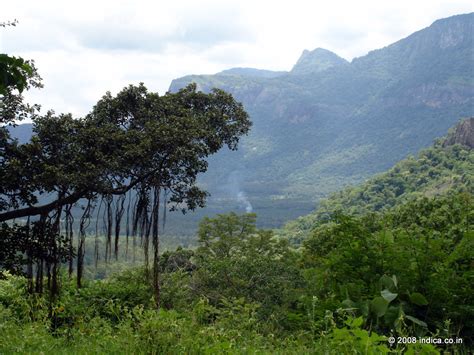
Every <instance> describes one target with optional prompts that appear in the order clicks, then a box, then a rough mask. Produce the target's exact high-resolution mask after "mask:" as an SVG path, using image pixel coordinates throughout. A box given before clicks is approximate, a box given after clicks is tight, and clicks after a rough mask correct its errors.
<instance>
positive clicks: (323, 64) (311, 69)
mask: <svg viewBox="0 0 474 355" xmlns="http://www.w3.org/2000/svg"><path fill="white" fill-rule="evenodd" d="M345 64H349V63H348V62H347V60H345V59H343V58H341V57H339V56H338V55H337V54H335V53H333V52H331V51H328V50H327V49H324V48H316V49H315V50H313V51H308V50H307V49H305V50H304V51H303V53H302V54H301V57H300V59H298V61H297V62H296V64H295V66H294V67H293V69H291V74H295V75H308V74H312V73H319V72H322V71H325V70H326V69H329V68H332V67H336V66H340V65H345Z"/></svg>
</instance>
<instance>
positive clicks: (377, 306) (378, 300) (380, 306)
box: [370, 297, 389, 317]
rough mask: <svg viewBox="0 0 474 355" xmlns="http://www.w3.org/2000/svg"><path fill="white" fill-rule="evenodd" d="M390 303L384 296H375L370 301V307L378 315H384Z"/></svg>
mask: <svg viewBox="0 0 474 355" xmlns="http://www.w3.org/2000/svg"><path fill="white" fill-rule="evenodd" d="M388 303H389V302H387V301H386V300H385V298H383V297H375V298H374V299H373V300H372V302H370V307H371V309H372V311H373V312H374V313H375V314H376V315H377V317H382V316H383V315H384V314H385V312H386V311H387V307H388Z"/></svg>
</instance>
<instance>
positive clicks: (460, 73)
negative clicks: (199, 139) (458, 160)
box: [14, 13, 474, 234]
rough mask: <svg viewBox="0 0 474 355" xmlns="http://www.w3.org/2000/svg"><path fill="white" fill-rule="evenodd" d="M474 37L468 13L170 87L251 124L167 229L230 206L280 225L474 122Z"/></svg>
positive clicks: (215, 160)
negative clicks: (379, 39) (190, 208)
mask: <svg viewBox="0 0 474 355" xmlns="http://www.w3.org/2000/svg"><path fill="white" fill-rule="evenodd" d="M473 33H474V13H470V14H464V15H458V16H453V17H450V18H446V19H441V20H438V21H436V22H434V23H433V24H432V25H431V26H429V27H428V28H425V29H423V30H420V31H418V32H416V33H413V34H412V35H410V36H408V37H407V38H404V39H401V40H400V41H398V42H395V43H393V44H391V45H389V46H387V47H384V48H381V49H377V50H374V51H372V52H370V53H368V54H367V55H365V56H362V57H359V58H355V59H353V60H352V61H351V62H348V61H346V60H344V59H342V58H340V57H338V56H337V55H336V54H334V53H332V52H330V51H328V50H325V49H322V48H317V49H315V50H313V51H303V53H302V55H301V57H300V58H299V59H298V61H297V62H296V64H295V65H294V67H293V68H292V69H291V70H289V71H286V72H285V71H278V72H275V71H269V70H262V69H253V68H232V69H229V70H224V71H222V72H220V73H217V74H214V75H189V76H185V77H182V78H179V79H176V80H173V82H172V83H171V85H170V91H172V92H174V91H177V90H179V89H180V88H182V87H184V86H186V85H187V84H189V83H191V82H195V83H196V84H197V86H198V88H199V89H201V90H203V91H209V90H211V89H212V88H213V87H217V88H221V89H224V90H226V91H228V92H230V93H232V94H233V95H234V97H235V98H236V99H237V100H239V101H241V102H242V103H243V104H244V107H245V109H246V110H247V111H248V112H249V114H250V117H251V119H252V121H253V127H252V131H251V133H250V135H249V136H248V137H245V138H244V139H242V141H241V144H240V147H239V150H238V151H236V152H230V151H224V150H223V151H221V152H219V153H218V154H216V155H215V156H213V157H211V158H210V160H209V169H208V172H207V173H206V174H205V175H204V176H203V177H202V178H201V179H200V180H199V183H200V184H201V185H202V186H203V187H204V188H206V189H207V190H208V191H209V192H210V193H211V198H210V199H209V202H208V207H207V208H206V209H204V210H199V211H197V212H195V213H190V214H188V215H186V216H184V217H182V216H180V215H178V214H173V213H172V214H170V215H169V217H168V221H169V223H168V226H167V232H169V233H171V234H193V233H194V231H195V230H196V226H197V223H198V221H199V220H200V219H201V218H202V217H203V216H204V215H212V214H215V213H224V212H227V211H230V210H235V211H241V212H244V211H250V210H253V211H254V212H256V213H257V214H258V216H259V219H258V220H259V223H260V227H271V228H273V227H281V226H282V225H283V224H284V223H285V222H286V221H289V220H293V219H295V218H297V217H298V216H302V215H306V214H308V213H310V212H311V211H313V210H314V208H315V207H316V206H317V203H318V201H319V200H320V199H321V198H325V197H327V196H328V195H329V194H330V193H332V192H335V191H338V190H340V189H342V188H343V187H345V186H349V185H357V184H359V183H361V182H363V181H365V180H367V179H368V178H370V177H372V176H373V175H374V174H377V173H380V172H383V171H385V170H387V169H389V168H390V167H391V166H393V165H394V164H395V163H396V162H398V161H400V160H402V159H404V158H406V157H407V156H408V155H410V154H415V153H417V152H419V151H420V150H421V149H422V148H425V147H428V146H429V145H431V143H432V142H433V140H434V139H435V138H436V137H440V136H442V135H443V134H444V133H445V132H446V131H447V130H448V128H449V127H451V126H453V125H454V123H455V122H457V121H458V120H459V119H460V118H463V117H471V116H474V64H473V63H474V44H473ZM28 130H30V131H31V126H30V127H28V125H26V126H23V125H20V126H18V127H16V128H15V129H14V131H15V132H18V134H17V133H15V132H14V135H17V136H20V140H23V139H24V135H25V134H27V133H28ZM25 132H26V133H25Z"/></svg>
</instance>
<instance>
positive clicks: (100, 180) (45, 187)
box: [0, 69, 251, 287]
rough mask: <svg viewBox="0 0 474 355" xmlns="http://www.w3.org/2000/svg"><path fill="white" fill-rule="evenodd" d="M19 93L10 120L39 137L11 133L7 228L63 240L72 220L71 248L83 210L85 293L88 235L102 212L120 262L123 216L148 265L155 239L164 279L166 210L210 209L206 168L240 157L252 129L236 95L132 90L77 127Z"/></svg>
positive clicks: (1, 209) (0, 146)
mask: <svg viewBox="0 0 474 355" xmlns="http://www.w3.org/2000/svg"><path fill="white" fill-rule="evenodd" d="M2 70H3V69H2ZM33 74H35V72H33ZM28 75H30V73H29V72H26V74H25V76H24V77H25V78H27V77H28ZM18 85H19V86H18ZM18 85H17V84H11V83H10V82H9V83H8V84H7V88H8V90H7V91H6V94H5V95H3V96H2V119H1V121H2V122H3V123H12V122H14V119H19V118H20V119H21V118H22V117H26V116H28V115H29V116H30V117H31V119H32V121H33V124H34V128H33V131H34V135H33V137H32V138H31V140H30V141H29V142H28V143H25V144H19V142H18V141H16V140H14V139H12V138H11V137H10V135H9V133H8V130H7V129H6V128H5V127H3V128H2V136H1V140H0V164H1V165H0V181H2V184H1V186H0V222H6V221H9V220H14V219H15V220H18V219H27V220H28V221H29V220H30V218H31V219H32V220H34V219H38V218H39V221H42V223H48V224H49V225H53V226H56V227H55V228H56V230H57V234H59V228H60V225H61V221H62V219H65V224H66V226H65V231H66V232H67V233H69V234H70V235H69V237H70V238H71V239H72V231H73V229H72V223H73V220H74V218H73V217H72V213H71V210H72V207H73V205H75V204H77V203H80V204H81V205H82V208H83V213H82V216H81V218H80V221H79V229H80V236H81V237H80V242H79V244H78V251H77V253H78V258H77V259H78V266H77V271H78V284H79V285H80V276H81V275H80V273H81V269H82V268H81V259H82V257H83V252H84V250H83V244H84V238H85V233H86V229H87V226H88V224H89V223H90V220H91V218H92V216H93V213H94V212H95V213H96V215H94V216H95V217H96V218H97V219H98V218H99V217H103V218H104V221H105V230H106V236H107V251H106V253H107V254H108V257H110V255H111V250H112V245H111V244H112V243H111V242H112V240H111V239H112V233H113V232H112V228H113V227H114V232H115V247H114V249H115V253H116V252H117V248H118V238H119V235H120V233H121V230H120V229H121V226H122V224H123V223H122V218H124V217H126V219H127V221H126V224H127V237H128V234H129V233H130V234H132V235H139V236H140V237H141V238H142V239H144V241H143V245H144V246H145V249H146V252H145V255H146V256H147V260H148V250H147V249H148V245H149V242H150V240H149V237H150V236H152V240H151V241H152V244H153V249H154V258H153V260H154V267H153V269H154V270H155V273H157V272H158V271H157V270H158V268H157V265H158V264H157V263H158V257H159V254H158V233H159V231H158V226H159V223H158V220H159V211H160V203H162V204H163V206H165V208H167V207H166V206H169V207H170V208H171V209H172V210H181V211H183V212H185V211H186V210H188V209H191V210H193V209H195V208H197V207H202V206H204V204H205V199H206V196H207V192H206V191H204V190H202V189H201V188H200V187H199V186H198V185H197V184H196V179H197V176H198V174H199V173H203V172H205V171H206V169H207V162H206V158H207V157H208V156H209V155H211V154H213V153H216V152H217V151H218V150H219V149H221V148H222V147H223V146H227V147H228V148H229V149H232V150H235V149H237V143H238V141H239V137H240V136H242V135H244V134H246V133H247V132H248V131H249V129H250V126H251V122H250V121H249V118H248V115H247V113H246V112H245V111H244V109H243V107H242V105H241V104H240V103H237V102H236V101H235V100H234V99H233V97H232V96H231V95H229V94H227V93H225V92H224V91H221V90H217V89H216V90H213V91H212V92H211V93H209V94H205V93H202V92H198V91H197V89H196V85H193V84H191V85H189V86H187V87H186V88H184V89H182V90H180V91H179V92H177V93H167V94H165V95H163V96H159V95H158V94H157V93H153V92H149V91H148V90H147V88H146V87H145V86H144V85H143V84H140V85H138V86H134V85H130V86H128V87H126V88H124V89H123V90H122V91H120V92H119V93H118V94H117V95H115V96H113V95H112V94H111V93H110V92H108V93H106V94H105V95H104V96H103V97H102V99H100V100H99V101H98V103H97V104H96V105H95V106H94V108H93V109H92V111H91V112H90V113H89V114H88V115H86V116H85V117H84V118H77V119H76V118H73V117H72V116H71V115H70V114H59V115H57V114H55V113H54V112H53V111H50V112H48V113H47V114H45V115H39V114H38V113H37V111H35V110H34V109H32V108H31V107H30V106H27V105H25V104H23V100H22V98H21V95H19V94H18V93H17V94H16V95H15V94H13V93H12V90H11V89H13V88H14V87H16V88H17V89H18V90H19V91H20V90H21V89H22V84H21V83H20V84H18ZM13 98H14V100H13ZM4 112H12V114H11V115H10V116H7V115H6V114H4ZM160 201H161V202H160ZM127 205H128V206H127ZM125 211H126V213H125ZM5 228H6V225H4V229H5ZM55 248H56V247H55ZM70 249H71V250H72V246H71V247H70ZM71 256H72V252H71ZM106 257H107V255H106ZM71 270H72V267H70V271H71ZM155 276H156V278H157V275H155ZM157 285H158V284H157ZM157 287H158V286H157Z"/></svg>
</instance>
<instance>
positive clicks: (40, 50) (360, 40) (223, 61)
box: [0, 0, 474, 116]
mask: <svg viewBox="0 0 474 355" xmlns="http://www.w3.org/2000/svg"><path fill="white" fill-rule="evenodd" d="M472 11H474V5H473V4H472V1H465V0H451V1H449V0H448V1H446V0H443V1H440V0H416V1H413V0H410V1H407V0H398V1H396V2H395V1H380V0H379V1H372V0H370V1H367V0H358V1H342V0H332V1H327V0H326V1H307V0H306V1H301V0H292V1H277V0H275V1H258V0H252V1H248V0H239V1H224V0H221V1H207V0H201V1H180V0H175V1H172V2H170V1H161V0H159V1H156V0H155V1H139V0H138V1H137V0H134V1H105V0H102V1H98V0H95V1H80V2H79V1H48V0H45V1H34V0H23V1H21V2H20V1H17V2H15V1H8V2H4V3H3V4H2V13H1V15H0V21H8V20H13V19H17V20H18V21H19V24H18V25H17V26H16V27H9V28H4V29H0V51H1V52H6V53H9V54H14V55H20V56H22V57H24V58H30V59H34V60H35V61H36V64H37V67H38V69H39V71H40V74H41V76H42V77H43V81H44V84H45V87H44V88H43V89H42V90H39V91H32V92H29V93H28V99H29V100H30V101H32V102H36V103H40V104H41V105H42V106H43V110H47V109H54V110H55V111H56V112H72V113H73V114H74V115H77V116H81V115H84V114H86V113H87V112H88V111H89V110H90V109H91V107H92V106H93V105H94V103H95V102H97V100H98V99H99V98H100V97H101V96H102V95H103V94H104V93H105V92H106V91H107V90H110V91H112V92H113V93H114V92H117V91H118V90H120V89H121V88H122V87H124V86H125V85H128V84H130V83H133V84H137V83H138V82H141V81H142V82H144V83H145V85H147V87H149V88H150V89H151V90H153V91H158V92H159V93H164V92H166V90H167V89H168V87H169V84H170V82H171V80H172V79H174V78H177V77H180V76H183V75H186V74H206V73H215V72H218V71H221V70H224V69H228V68H231V67H254V68H261V69H273V70H290V69H291V67H292V66H293V64H294V63H295V62H296V61H297V59H298V57H299V56H300V54H301V52H302V51H303V50H304V49H310V50H311V49H314V48H316V47H323V48H326V49H329V50H331V51H333V52H335V53H336V54H338V55H340V56H342V57H344V58H346V59H347V60H352V59H353V58H354V57H358V56H362V55H365V54H366V53H367V52H368V51H370V50H373V49H377V48H381V47H384V46H387V45H389V44H391V43H392V42H395V41H397V40H399V39H401V38H404V37H406V36H408V35H410V34H411V33H413V32H414V31H417V30H419V29H422V28H424V27H427V26H429V25H430V24H431V23H432V22H433V21H435V20H436V19H438V18H443V17H448V16H452V15H456V14H460V13H467V12H472Z"/></svg>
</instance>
